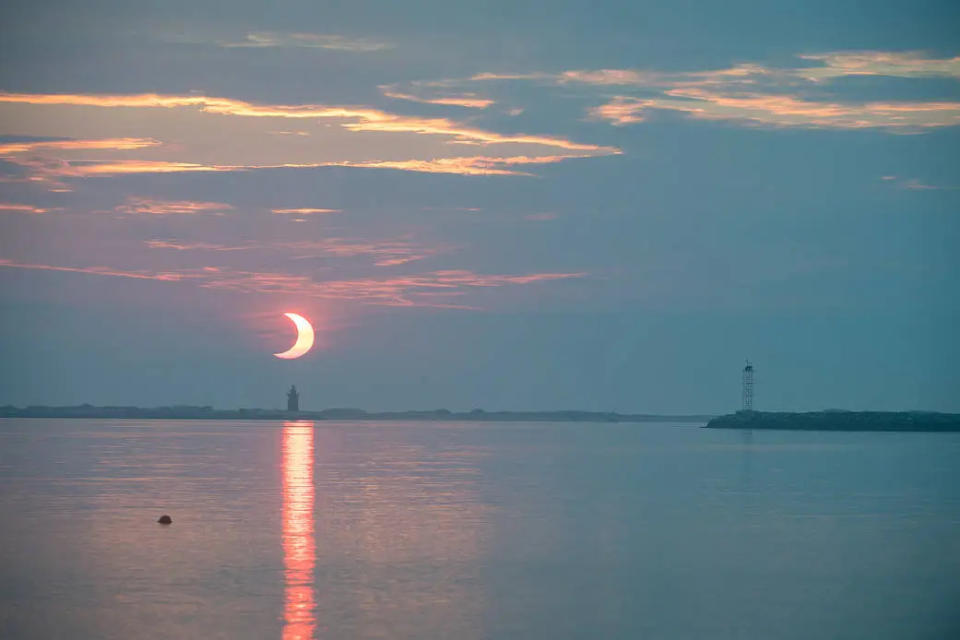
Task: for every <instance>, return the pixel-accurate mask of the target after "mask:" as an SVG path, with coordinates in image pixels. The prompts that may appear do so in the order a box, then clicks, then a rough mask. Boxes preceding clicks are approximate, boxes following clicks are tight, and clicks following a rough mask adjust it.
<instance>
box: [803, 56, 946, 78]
mask: <svg viewBox="0 0 960 640" xmlns="http://www.w3.org/2000/svg"><path fill="white" fill-rule="evenodd" d="M798 57H799V58H801V59H803V60H815V61H817V62H822V63H823V64H824V66H822V67H811V68H805V69H799V70H797V71H796V73H797V74H798V75H802V76H804V77H806V78H808V79H810V80H814V81H821V80H827V79H831V78H837V77H842V76H861V75H865V76H889V77H899V78H924V77H928V78H929V77H949V78H960V56H957V57H953V58H926V57H924V55H923V54H922V53H919V52H896V51H838V52H832V53H818V54H804V55H800V56H798Z"/></svg>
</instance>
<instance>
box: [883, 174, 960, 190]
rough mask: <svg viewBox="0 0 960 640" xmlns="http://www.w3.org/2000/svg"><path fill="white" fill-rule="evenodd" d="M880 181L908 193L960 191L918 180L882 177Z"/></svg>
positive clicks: (955, 188) (951, 187)
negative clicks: (905, 190)
mask: <svg viewBox="0 0 960 640" xmlns="http://www.w3.org/2000/svg"><path fill="white" fill-rule="evenodd" d="M880 179H881V180H883V181H885V182H889V183H891V184H892V185H893V186H895V187H896V188H897V189H907V190H908V191H956V190H957V189H960V187H953V186H943V185H935V184H929V183H926V182H924V181H923V180H920V179H919V178H901V177H899V176H883V177H881V178H880Z"/></svg>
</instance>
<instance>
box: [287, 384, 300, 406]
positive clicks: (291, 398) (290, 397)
mask: <svg viewBox="0 0 960 640" xmlns="http://www.w3.org/2000/svg"><path fill="white" fill-rule="evenodd" d="M287 411H292V412H299V411H300V394H299V393H297V385H295V384H294V385H290V391H287Z"/></svg>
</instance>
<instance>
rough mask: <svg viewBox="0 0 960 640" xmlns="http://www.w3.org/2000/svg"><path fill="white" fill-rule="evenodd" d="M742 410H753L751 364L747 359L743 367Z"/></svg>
mask: <svg viewBox="0 0 960 640" xmlns="http://www.w3.org/2000/svg"><path fill="white" fill-rule="evenodd" d="M743 410H744V411H753V365H752V364H750V361H749V360H747V365H746V366H745V367H744V368H743Z"/></svg>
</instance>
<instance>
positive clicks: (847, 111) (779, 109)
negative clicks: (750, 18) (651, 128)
mask: <svg viewBox="0 0 960 640" xmlns="http://www.w3.org/2000/svg"><path fill="white" fill-rule="evenodd" d="M797 58H798V59H799V60H802V61H804V62H805V63H808V64H804V65H797V66H793V67H770V66H764V65H760V64H739V65H735V66H732V67H729V68H726V69H714V70H704V71H683V72H662V71H656V70H642V69H595V70H590V69H581V70H571V71H563V72H559V73H552V74H543V73H531V74H496V73H483V74H477V75H475V76H473V77H472V78H471V80H472V81H495V80H534V81H537V82H540V83H547V84H554V85H558V86H568V87H569V86H573V85H583V86H585V87H588V88H591V87H596V88H601V87H603V88H606V87H617V88H618V89H619V90H620V91H626V90H631V91H636V92H637V93H639V94H641V95H632V94H629V93H620V94H619V95H614V96H607V102H605V103H603V104H601V105H598V106H595V107H592V108H590V109H589V110H588V115H589V116H590V117H592V118H593V119H599V120H604V121H607V122H610V123H611V124H613V125H615V126H624V125H629V124H636V123H639V122H643V121H644V120H646V119H647V116H648V115H649V112H650V110H655V109H661V110H669V111H677V112H682V113H685V114H686V115H687V116H688V117H691V118H696V119H704V120H727V121H732V122H742V123H747V124H759V125H765V126H774V127H810V128H835V129H862V128H877V129H885V130H888V131H907V132H919V131H923V130H929V129H931V128H935V127H952V126H957V125H958V124H960V102H956V101H943V100H940V101H929V100H862V101H857V100H852V99H850V98H845V99H842V100H841V99H832V100H831V99H829V98H828V99H824V98H823V92H824V90H825V89H829V85H830V83H831V82H833V81H836V80H838V79H841V78H846V77H855V76H881V77H896V78H952V79H960V57H952V58H930V57H926V56H924V55H923V54H921V53H916V52H884V51H851V52H831V53H822V54H802V55H799V56H797ZM809 63H815V64H814V65H810V64H809Z"/></svg>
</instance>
